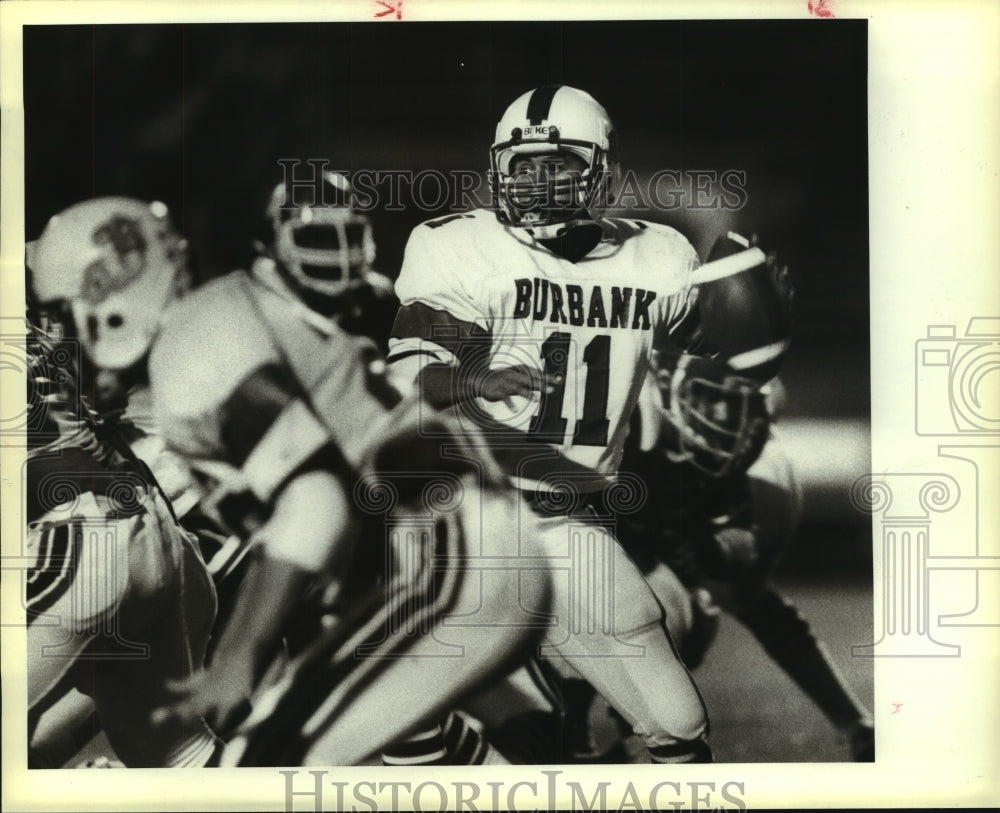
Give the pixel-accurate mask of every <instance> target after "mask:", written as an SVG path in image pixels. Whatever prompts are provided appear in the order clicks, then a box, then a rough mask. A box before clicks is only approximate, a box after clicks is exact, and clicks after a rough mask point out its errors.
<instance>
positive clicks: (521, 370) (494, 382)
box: [479, 364, 560, 405]
mask: <svg viewBox="0 0 1000 813" xmlns="http://www.w3.org/2000/svg"><path fill="white" fill-rule="evenodd" d="M559 383H560V381H559V380H558V377H557V376H555V375H553V374H551V373H546V372H543V371H541V370H538V369H536V368H534V367H530V366H528V365H526V364H517V365H514V366H512V367H500V368H497V369H494V370H490V371H489V372H488V373H487V374H486V375H484V376H483V380H482V383H481V384H480V391H479V394H480V395H481V396H482V397H483V398H485V399H486V400H487V401H507V402H508V405H509V404H510V402H509V399H510V398H512V397H513V396H515V395H520V396H522V397H524V398H530V397H531V395H532V393H535V392H539V393H546V394H548V393H551V392H552V391H553V390H554V389H555V388H556V387H557V386H558V385H559Z"/></svg>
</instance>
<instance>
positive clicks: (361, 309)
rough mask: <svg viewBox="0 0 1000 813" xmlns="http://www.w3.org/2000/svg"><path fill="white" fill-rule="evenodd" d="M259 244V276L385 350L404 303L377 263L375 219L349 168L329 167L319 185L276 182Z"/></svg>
mask: <svg viewBox="0 0 1000 813" xmlns="http://www.w3.org/2000/svg"><path fill="white" fill-rule="evenodd" d="M305 198H308V200H307V201H306V200H304V199H305ZM254 248H255V250H256V251H257V254H258V256H257V257H256V258H255V260H254V263H253V266H252V268H251V272H252V273H253V275H254V276H255V277H256V278H257V279H259V280H260V281H261V282H263V283H264V284H265V285H267V286H268V287H270V288H272V289H273V290H277V291H281V292H284V293H286V294H290V295H292V296H294V297H295V298H296V299H298V300H301V301H302V302H303V303H304V304H305V305H306V306H308V307H309V308H311V309H312V310H313V311H315V312H316V313H318V314H320V315H322V316H325V317H327V318H329V319H333V320H334V321H335V322H336V323H337V325H338V326H339V327H340V328H341V329H342V330H344V331H346V332H348V333H351V334H354V335H360V336H367V337H368V338H370V339H372V340H373V341H374V342H375V343H376V344H377V345H379V348H380V349H381V350H383V351H384V349H385V343H386V342H387V341H388V336H389V329H390V328H391V326H392V320H393V318H394V317H395V314H396V308H397V306H398V302H397V301H396V298H395V296H394V295H393V289H392V280H390V279H389V278H388V277H386V276H384V275H383V274H380V273H379V272H378V271H376V270H375V269H374V268H373V264H374V262H375V252H376V245H375V237H374V234H373V231H372V223H371V219H370V218H369V217H368V215H366V214H364V213H362V212H359V211H357V209H356V207H355V205H354V190H353V187H352V186H351V182H350V181H349V180H348V179H347V178H346V177H345V176H344V175H341V174H340V173H337V172H324V173H323V174H322V176H321V177H320V179H319V183H318V184H317V187H315V188H310V187H303V186H301V185H298V186H295V187H294V188H293V189H291V190H289V189H288V188H287V187H286V185H285V184H284V183H279V184H278V185H277V186H275V187H274V189H273V191H272V193H271V196H270V198H269V200H268V204H267V212H266V218H265V224H264V234H263V236H262V238H261V239H258V240H256V241H255V243H254Z"/></svg>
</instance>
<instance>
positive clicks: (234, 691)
mask: <svg viewBox="0 0 1000 813" xmlns="http://www.w3.org/2000/svg"><path fill="white" fill-rule="evenodd" d="M242 661H243V659H242V658H231V659H228V660H223V661H222V662H221V663H220V662H218V661H216V663H214V664H213V665H212V666H211V667H210V668H209V669H207V670H201V671H199V672H195V673H194V674H193V675H191V676H190V677H188V678H185V679H184V680H179V681H170V682H169V683H168V685H167V688H168V690H169V691H170V693H171V694H173V695H175V696H176V698H177V699H176V701H174V702H173V703H171V704H170V705H169V706H162V707H161V708H158V709H156V710H155V711H154V712H153V724H154V725H162V724H164V723H167V722H180V723H190V722H193V721H195V720H198V719H199V718H200V719H203V720H204V721H205V722H206V723H208V725H209V727H210V728H211V729H212V730H213V731H214V732H215V733H216V734H220V735H222V734H224V733H225V732H228V731H231V730H233V729H234V728H235V727H236V726H237V725H239V724H240V723H241V722H242V721H243V719H244V718H245V717H246V716H247V715H248V714H249V713H250V710H251V706H250V694H251V692H252V691H253V688H254V687H253V675H252V667H251V664H250V663H243V662H242Z"/></svg>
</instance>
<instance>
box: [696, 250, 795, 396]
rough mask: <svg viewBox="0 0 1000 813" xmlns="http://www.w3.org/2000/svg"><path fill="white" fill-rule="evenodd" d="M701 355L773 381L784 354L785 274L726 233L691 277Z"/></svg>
mask: <svg viewBox="0 0 1000 813" xmlns="http://www.w3.org/2000/svg"><path fill="white" fill-rule="evenodd" d="M693 282H694V284H695V285H697V286H698V302H699V311H700V319H701V322H700V325H701V342H702V345H703V352H707V353H710V354H712V355H717V356H720V357H722V358H724V359H725V360H726V361H727V362H728V364H729V366H730V367H731V368H732V369H733V370H734V371H737V372H739V373H740V375H742V376H746V377H747V378H751V379H754V380H756V381H760V382H761V383H763V382H765V381H768V380H770V379H771V378H773V377H774V376H775V375H776V374H777V372H778V369H779V367H780V366H781V362H782V360H783V359H784V357H785V353H786V352H787V350H788V343H789V337H790V333H791V318H790V303H791V291H790V288H789V286H788V283H787V279H786V275H785V274H783V273H781V272H779V271H778V270H777V269H776V268H774V265H773V261H769V260H768V256H767V255H766V254H765V253H764V252H763V251H762V250H761V249H760V248H758V247H757V246H751V245H750V243H749V242H748V241H747V240H746V239H744V238H743V237H741V236H739V235H738V234H735V233H734V232H728V233H727V234H725V235H723V236H722V237H720V238H719V239H718V240H716V241H715V245H714V246H713V247H712V250H711V252H710V253H709V255H708V260H707V262H706V263H705V264H704V265H703V266H701V268H699V269H698V270H697V271H695V273H694V277H693Z"/></svg>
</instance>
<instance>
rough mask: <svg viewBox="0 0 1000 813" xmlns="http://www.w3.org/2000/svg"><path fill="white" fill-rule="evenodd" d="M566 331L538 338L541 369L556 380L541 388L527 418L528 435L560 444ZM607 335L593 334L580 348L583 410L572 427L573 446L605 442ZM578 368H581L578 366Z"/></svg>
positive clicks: (567, 346)
mask: <svg viewBox="0 0 1000 813" xmlns="http://www.w3.org/2000/svg"><path fill="white" fill-rule="evenodd" d="M572 338H573V337H572V336H571V335H570V334H569V333H553V334H551V335H550V336H549V337H548V338H547V339H546V340H545V341H544V342H542V362H543V364H544V371H545V373H546V374H547V375H548V376H550V377H551V378H553V379H554V380H555V381H556V385H555V387H554V388H553V390H552V392H548V393H546V392H543V393H542V395H541V398H540V399H539V404H538V412H537V413H535V415H534V417H532V419H531V424H530V425H529V427H528V437H529V438H532V439H533V440H538V441H542V442H545V443H557V444H559V445H562V444H563V443H564V442H565V440H566V424H567V421H566V419H565V418H564V417H563V416H562V411H563V401H564V399H565V396H566V371H567V369H568V366H569V354H570V343H571V342H572ZM610 358H611V337H610V336H595V337H594V338H593V339H591V340H590V341H589V342H588V343H587V346H586V347H585V348H584V351H583V364H584V366H586V373H585V376H586V383H585V385H584V390H583V414H582V415H581V416H580V418H579V419H578V420H577V421H576V423H575V425H574V427H573V437H572V440H571V444H572V445H574V446H607V445H608V426H609V421H608V418H607V412H608V378H609V373H610V366H609V362H610ZM581 369H582V368H581Z"/></svg>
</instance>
